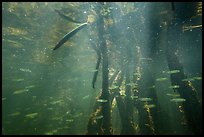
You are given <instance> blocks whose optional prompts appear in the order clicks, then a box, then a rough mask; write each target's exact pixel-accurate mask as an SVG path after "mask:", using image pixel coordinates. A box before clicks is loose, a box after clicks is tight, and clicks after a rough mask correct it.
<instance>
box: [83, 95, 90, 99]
mask: <svg viewBox="0 0 204 137" xmlns="http://www.w3.org/2000/svg"><path fill="white" fill-rule="evenodd" d="M89 97H90V95H87V96H84V97H82V99H87V98H89Z"/></svg>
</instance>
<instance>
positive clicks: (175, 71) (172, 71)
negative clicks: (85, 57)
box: [162, 70, 180, 74]
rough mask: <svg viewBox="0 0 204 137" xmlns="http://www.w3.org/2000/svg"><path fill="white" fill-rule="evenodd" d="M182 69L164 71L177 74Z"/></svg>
mask: <svg viewBox="0 0 204 137" xmlns="http://www.w3.org/2000/svg"><path fill="white" fill-rule="evenodd" d="M179 72H180V70H170V71H162V73H167V74H175V73H179Z"/></svg>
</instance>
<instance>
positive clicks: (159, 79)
mask: <svg viewBox="0 0 204 137" xmlns="http://www.w3.org/2000/svg"><path fill="white" fill-rule="evenodd" d="M164 80H167V78H157V79H156V81H164Z"/></svg>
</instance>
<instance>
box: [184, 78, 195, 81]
mask: <svg viewBox="0 0 204 137" xmlns="http://www.w3.org/2000/svg"><path fill="white" fill-rule="evenodd" d="M181 81H195V79H194V78H185V79H182V80H181Z"/></svg>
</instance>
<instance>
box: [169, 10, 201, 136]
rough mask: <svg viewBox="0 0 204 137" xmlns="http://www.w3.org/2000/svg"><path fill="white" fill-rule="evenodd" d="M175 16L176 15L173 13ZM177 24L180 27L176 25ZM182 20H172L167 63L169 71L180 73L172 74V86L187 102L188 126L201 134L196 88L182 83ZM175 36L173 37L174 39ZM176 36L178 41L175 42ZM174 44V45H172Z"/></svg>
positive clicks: (184, 103)
mask: <svg viewBox="0 0 204 137" xmlns="http://www.w3.org/2000/svg"><path fill="white" fill-rule="evenodd" d="M173 14H174V15H175V13H174V12H173ZM179 21H180V22H179ZM175 23H177V24H180V25H175ZM181 25H182V23H181V19H180V18H175V17H174V18H172V23H171V25H170V26H169V28H168V31H169V32H168V33H169V34H168V38H169V40H170V41H171V42H168V44H167V49H166V56H167V63H168V67H169V70H179V73H175V74H170V78H171V84H172V86H173V85H177V86H178V87H179V88H178V89H176V90H175V91H176V92H178V93H179V94H180V96H181V98H184V99H185V101H184V102H183V109H184V114H185V117H186V120H187V124H188V127H189V130H190V131H191V132H192V133H193V134H201V132H202V107H201V102H200V101H199V99H198V97H197V93H196V90H195V88H194V87H193V85H192V83H191V82H190V81H182V80H183V79H185V78H187V76H186V75H185V74H184V69H183V65H182V63H181V62H180V60H179V56H178V55H179V50H178V48H177V45H176V44H177V43H179V41H177V40H178V39H179V35H176V34H178V33H179V31H178V28H177V27H180V28H181ZM172 36H173V37H172ZM175 36H178V37H176V38H177V39H176V40H174V38H175ZM171 43H173V44H171Z"/></svg>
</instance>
